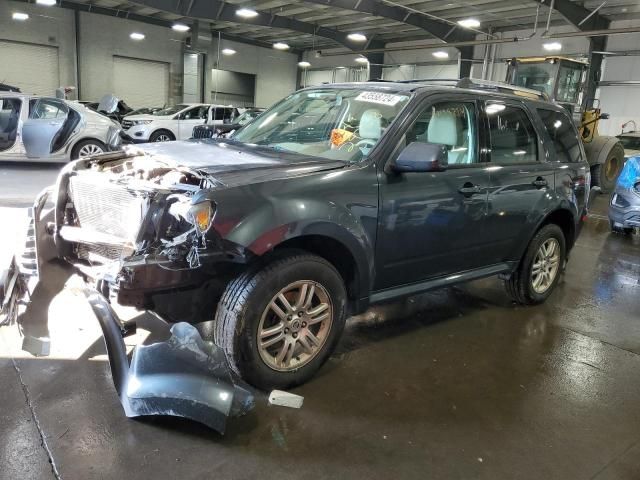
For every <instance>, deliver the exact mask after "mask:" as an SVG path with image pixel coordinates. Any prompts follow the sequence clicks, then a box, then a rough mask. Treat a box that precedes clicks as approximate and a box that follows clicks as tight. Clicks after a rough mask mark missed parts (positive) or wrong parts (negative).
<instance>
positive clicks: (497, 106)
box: [483, 100, 555, 263]
mask: <svg viewBox="0 0 640 480" xmlns="http://www.w3.org/2000/svg"><path fill="white" fill-rule="evenodd" d="M483 116H484V119H485V123H484V125H485V128H486V131H487V141H488V147H487V150H488V153H489V160H490V162H489V165H488V168H487V169H488V170H489V172H490V189H489V196H488V202H487V223H486V234H487V235H488V237H489V239H490V242H489V246H488V248H487V251H486V255H487V257H488V259H489V260H490V261H491V262H492V263H497V262H503V261H509V260H516V259H517V258H518V256H519V255H520V252H521V250H522V248H521V247H522V242H523V241H526V240H527V239H528V238H529V236H530V233H531V232H532V231H533V228H534V227H535V225H537V223H538V222H539V220H540V219H541V218H542V216H543V215H544V214H545V213H546V210H547V208H548V205H549V199H550V198H551V194H552V193H553V189H554V187H555V184H554V166H553V165H552V164H551V163H550V162H549V161H548V159H547V158H545V153H544V152H545V149H544V144H543V137H542V134H541V132H540V131H538V129H536V127H535V125H536V124H535V122H534V121H533V120H532V118H534V117H533V116H532V114H531V112H530V111H529V110H528V109H527V107H526V105H525V104H524V103H523V102H518V101H516V100H510V101H502V100H486V101H485V102H484V109H483Z"/></svg>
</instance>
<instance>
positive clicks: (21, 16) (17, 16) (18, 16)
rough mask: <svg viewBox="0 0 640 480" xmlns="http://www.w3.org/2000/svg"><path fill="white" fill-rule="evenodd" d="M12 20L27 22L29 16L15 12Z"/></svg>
mask: <svg viewBox="0 0 640 480" xmlns="http://www.w3.org/2000/svg"><path fill="white" fill-rule="evenodd" d="M11 18H13V19H14V20H27V19H28V18H29V15H28V14H26V13H22V12H14V13H13V15H11Z"/></svg>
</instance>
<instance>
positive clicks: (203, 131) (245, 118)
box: [192, 108, 264, 138]
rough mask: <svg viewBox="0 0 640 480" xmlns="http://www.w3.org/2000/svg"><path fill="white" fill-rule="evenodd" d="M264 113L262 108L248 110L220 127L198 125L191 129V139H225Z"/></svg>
mask: <svg viewBox="0 0 640 480" xmlns="http://www.w3.org/2000/svg"><path fill="white" fill-rule="evenodd" d="M262 112H264V108H248V109H246V110H245V111H244V112H242V113H241V114H240V115H239V116H238V117H237V118H234V119H231V122H230V123H223V124H222V125H198V126H196V127H193V135H192V138H221V137H222V138H226V137H229V136H230V135H231V134H232V133H233V132H235V131H236V130H238V129H239V128H240V127H244V126H245V125H247V124H249V123H251V122H253V121H254V120H255V119H256V118H257V117H258V115H260V114H261V113H262Z"/></svg>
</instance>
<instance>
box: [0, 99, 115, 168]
mask: <svg viewBox="0 0 640 480" xmlns="http://www.w3.org/2000/svg"><path fill="white" fill-rule="evenodd" d="M120 132H121V129H120V125H119V124H118V123H117V122H114V121H112V120H110V119H109V118H106V117H105V116H104V115H100V114H98V113H96V112H94V111H92V110H90V109H88V108H86V107H84V106H83V105H81V104H79V103H78V102H72V101H68V100H61V99H58V98H53V97H38V96H33V95H26V94H22V93H0V160H29V161H47V162H66V161H68V160H75V159H78V158H84V157H88V156H91V155H97V154H99V153H103V152H107V151H109V150H113V149H115V148H118V147H119V145H120V142H121V139H120Z"/></svg>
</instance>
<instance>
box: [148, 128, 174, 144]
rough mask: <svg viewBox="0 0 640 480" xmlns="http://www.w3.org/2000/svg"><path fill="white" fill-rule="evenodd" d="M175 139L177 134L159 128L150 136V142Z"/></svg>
mask: <svg viewBox="0 0 640 480" xmlns="http://www.w3.org/2000/svg"><path fill="white" fill-rule="evenodd" d="M175 139H176V137H175V135H174V134H173V133H171V132H170V131H169V130H157V131H155V132H153V133H152V134H151V136H150V137H149V141H150V142H172V141H174V140H175Z"/></svg>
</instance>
